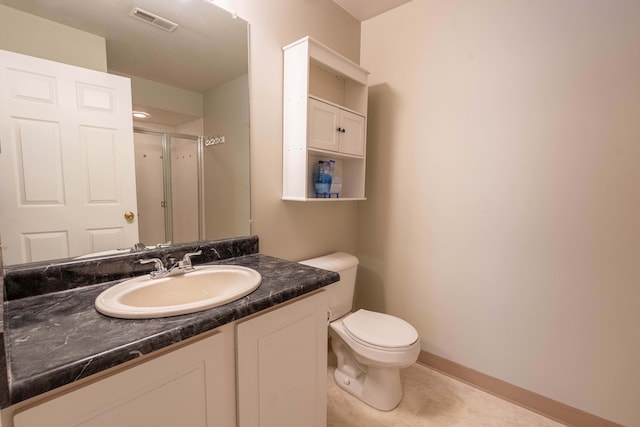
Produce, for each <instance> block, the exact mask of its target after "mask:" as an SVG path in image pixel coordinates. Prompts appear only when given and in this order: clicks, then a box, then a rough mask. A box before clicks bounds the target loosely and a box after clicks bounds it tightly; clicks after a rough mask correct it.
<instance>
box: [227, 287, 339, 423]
mask: <svg viewBox="0 0 640 427" xmlns="http://www.w3.org/2000/svg"><path fill="white" fill-rule="evenodd" d="M327 304H328V302H327V296H326V293H325V292H324V291H320V292H318V293H315V294H313V295H311V296H308V297H303V298H301V299H298V300H296V301H295V302H292V303H290V304H287V305H285V306H282V307H278V308H277V309H275V310H272V311H270V312H268V313H265V314H258V315H257V316H255V317H253V318H250V319H247V320H244V321H240V322H238V324H237V327H236V337H237V348H238V350H237V352H238V353H237V369H238V383H237V387H238V427H258V426H260V427H300V426H304V427H314V426H315V427H325V426H326V425H327V397H326V396H327V395H326V384H327V326H328V324H327V307H328V305H327Z"/></svg>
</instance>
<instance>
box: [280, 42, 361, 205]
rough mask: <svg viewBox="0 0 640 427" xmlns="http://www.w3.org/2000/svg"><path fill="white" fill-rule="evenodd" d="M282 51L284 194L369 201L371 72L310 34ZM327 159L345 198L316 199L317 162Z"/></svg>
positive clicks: (285, 196) (305, 198) (298, 198)
mask: <svg viewBox="0 0 640 427" xmlns="http://www.w3.org/2000/svg"><path fill="white" fill-rule="evenodd" d="M283 50H284V80H283V88H284V92H283V97H284V99H283V102H284V106H283V150H282V151H283V183H282V198H283V199H284V200H296V201H336V200H364V198H365V192H364V177H365V162H366V122H367V101H368V87H367V80H368V74H369V73H368V71H366V70H365V69H363V68H362V67H360V66H359V65H358V64H356V63H354V62H353V61H351V60H349V59H347V58H345V57H343V56H342V55H340V54H338V53H337V52H335V51H333V50H331V49H329V48H328V47H326V46H324V45H323V44H321V43H319V42H317V41H316V40H314V39H312V38H310V37H305V38H303V39H301V40H298V41H297V42H294V43H292V44H290V45H288V46H285V47H284V48H283ZM328 160H335V165H336V170H337V171H338V173H339V174H340V176H341V178H342V191H341V195H340V198H337V199H336V198H330V199H328V198H315V188H314V183H313V179H312V175H313V167H314V165H316V164H317V163H318V161H328Z"/></svg>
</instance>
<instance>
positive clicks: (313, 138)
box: [308, 99, 340, 151]
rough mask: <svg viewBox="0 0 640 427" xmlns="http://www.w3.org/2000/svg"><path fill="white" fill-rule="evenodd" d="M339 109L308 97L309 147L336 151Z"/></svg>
mask: <svg viewBox="0 0 640 427" xmlns="http://www.w3.org/2000/svg"><path fill="white" fill-rule="evenodd" d="M339 111H340V110H338V109H337V108H336V107H333V106H331V105H329V104H325V103H324V102H320V101H316V100H315V99H309V129H308V132H309V147H313V148H319V149H322V150H330V151H338V135H339V133H338V127H339V126H338V114H339Z"/></svg>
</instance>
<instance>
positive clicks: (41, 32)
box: [0, 5, 107, 72]
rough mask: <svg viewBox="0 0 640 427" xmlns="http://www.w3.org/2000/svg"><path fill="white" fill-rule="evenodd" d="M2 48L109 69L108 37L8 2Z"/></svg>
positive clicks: (0, 29)
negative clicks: (44, 17)
mask: <svg viewBox="0 0 640 427" xmlns="http://www.w3.org/2000/svg"><path fill="white" fill-rule="evenodd" d="M26 28H29V31H26V30H25V29H26ZM0 49H4V50H10V51H12V52H18V53H22V54H24V55H30V56H35V57H38V58H43V59H49V60H51V61H57V62H62V63H65V64H70V65H76V66H78V67H85V68H91V69H93V70H98V71H104V72H106V71H107V47H106V44H105V40H104V38H102V37H99V36H96V35H94V34H90V33H86V32H84V31H80V30H76V29H74V28H71V27H67V26H64V25H61V24H58V23H56V22H52V21H48V20H46V19H42V18H38V17H36V16H33V15H29V14H28V13H24V12H20V11H18V10H16V9H12V8H10V7H7V6H4V5H0Z"/></svg>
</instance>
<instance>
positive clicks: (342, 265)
mask: <svg viewBox="0 0 640 427" xmlns="http://www.w3.org/2000/svg"><path fill="white" fill-rule="evenodd" d="M299 262H300V264H304V265H308V266H311V267H316V268H322V269H323V270H329V271H335V272H340V271H343V270H346V269H347V268H351V267H355V266H357V265H358V258H356V257H355V256H353V255H351V254H348V253H346V252H334V253H332V254H328V255H324V256H320V257H317V258H311V259H306V260H304V261H299Z"/></svg>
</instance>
